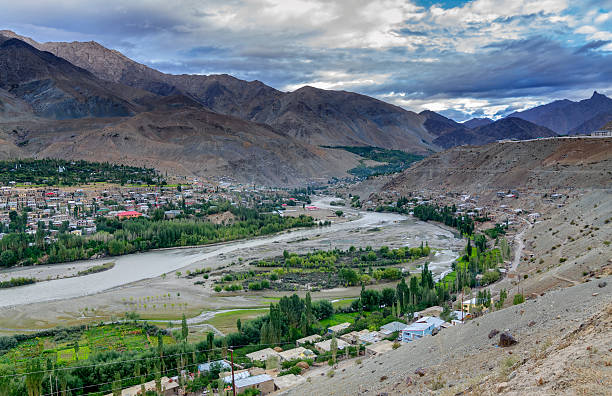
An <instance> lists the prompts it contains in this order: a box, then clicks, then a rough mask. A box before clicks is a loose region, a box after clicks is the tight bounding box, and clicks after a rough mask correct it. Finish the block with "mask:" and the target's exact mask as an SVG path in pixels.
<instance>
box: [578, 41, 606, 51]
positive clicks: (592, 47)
mask: <svg viewBox="0 0 612 396" xmlns="http://www.w3.org/2000/svg"><path fill="white" fill-rule="evenodd" d="M610 43H612V41H610V40H596V41H591V42H590V43H587V44H585V45H583V46H582V47H580V48H578V49H577V50H576V54H581V53H585V52H590V51H592V50H596V49H598V48H601V47H603V46H604V45H607V44H610Z"/></svg>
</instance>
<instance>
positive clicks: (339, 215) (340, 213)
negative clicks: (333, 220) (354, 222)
mask: <svg viewBox="0 0 612 396" xmlns="http://www.w3.org/2000/svg"><path fill="white" fill-rule="evenodd" d="M343 214H344V212H343V211H341V210H336V216H338V217H342V215H343Z"/></svg>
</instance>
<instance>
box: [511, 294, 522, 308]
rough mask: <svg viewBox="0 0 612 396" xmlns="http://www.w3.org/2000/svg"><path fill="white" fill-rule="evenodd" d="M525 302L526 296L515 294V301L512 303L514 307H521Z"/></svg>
mask: <svg viewBox="0 0 612 396" xmlns="http://www.w3.org/2000/svg"><path fill="white" fill-rule="evenodd" d="M524 302H525V296H523V295H522V294H515V295H514V300H513V301H512V304H513V305H519V304H522V303H524Z"/></svg>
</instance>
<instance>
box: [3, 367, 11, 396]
mask: <svg viewBox="0 0 612 396" xmlns="http://www.w3.org/2000/svg"><path fill="white" fill-rule="evenodd" d="M10 374H11V373H10V372H9V370H8V368H4V369H0V396H9V395H10V393H9V392H10V391H11V382H12V377H11V376H10Z"/></svg>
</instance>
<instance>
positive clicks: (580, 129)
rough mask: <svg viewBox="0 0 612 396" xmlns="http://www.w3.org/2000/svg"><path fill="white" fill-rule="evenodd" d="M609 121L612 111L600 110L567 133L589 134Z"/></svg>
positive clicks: (611, 119) (611, 117) (611, 118)
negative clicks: (600, 111)
mask: <svg viewBox="0 0 612 396" xmlns="http://www.w3.org/2000/svg"><path fill="white" fill-rule="evenodd" d="M610 121H612V111H610V112H602V113H599V114H597V115H596V116H595V117H593V118H591V119H590V120H588V121H586V122H584V123H582V124H580V125H579V126H577V127H576V128H574V129H572V130H571V131H570V132H569V133H570V135H578V134H582V135H584V134H589V133H591V132H593V131H598V130H600V129H602V128H603V126H604V125H606V123H608V122H610Z"/></svg>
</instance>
